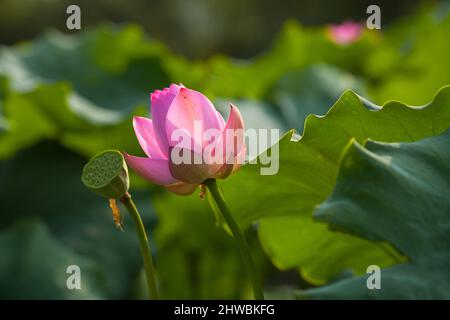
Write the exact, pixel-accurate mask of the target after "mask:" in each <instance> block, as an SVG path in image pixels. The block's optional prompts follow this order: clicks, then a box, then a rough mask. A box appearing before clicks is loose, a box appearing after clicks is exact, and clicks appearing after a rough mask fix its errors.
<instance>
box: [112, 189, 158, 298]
mask: <svg viewBox="0 0 450 320" xmlns="http://www.w3.org/2000/svg"><path fill="white" fill-rule="evenodd" d="M120 201H122V203H123V204H124V205H125V207H126V208H127V210H128V212H129V213H130V215H131V218H132V219H133V222H134V225H135V226H136V232H137V235H138V238H139V245H140V247H141V254H142V259H143V260H144V269H145V275H146V278H147V286H148V293H149V296H150V299H154V300H158V299H159V294H158V289H157V286H156V277H155V269H154V267H153V262H152V253H151V250H150V244H149V242H148V239H147V233H146V232H145V227H144V224H143V223H142V220H141V216H140V215H139V211H138V209H137V208H136V205H135V204H134V202H133V200H132V199H131V195H130V194H129V193H128V192H127V193H126V194H125V195H124V196H123V197H122V198H121V199H120Z"/></svg>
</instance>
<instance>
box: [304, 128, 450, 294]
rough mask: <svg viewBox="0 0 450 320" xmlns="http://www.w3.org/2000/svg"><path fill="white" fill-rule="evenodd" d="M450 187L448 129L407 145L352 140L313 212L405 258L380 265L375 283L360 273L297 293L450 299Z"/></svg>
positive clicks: (449, 132) (449, 131)
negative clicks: (383, 243) (330, 190)
mask: <svg viewBox="0 0 450 320" xmlns="http://www.w3.org/2000/svg"><path fill="white" fill-rule="evenodd" d="M449 189H450V130H447V131H446V132H445V133H444V134H442V135H440V136H436V137H432V138H428V139H423V140H419V141H417V142H413V143H390V144H388V143H379V142H371V141H369V142H367V144H366V145H365V147H363V146H361V145H360V144H358V143H357V142H355V141H353V142H352V143H351V145H350V146H349V147H348V148H347V149H346V151H345V154H344V155H343V158H342V160H341V163H340V169H339V176H338V179H337V183H336V187H335V188H334V190H333V193H332V195H331V196H330V197H329V198H328V199H327V200H326V201H325V202H324V203H323V204H321V205H320V206H319V207H318V208H317V210H316V212H315V216H316V217H317V218H318V219H320V220H322V221H326V222H328V223H330V224H331V225H333V226H336V227H337V228H338V229H340V230H344V231H345V232H349V233H352V234H356V235H359V236H361V237H364V238H366V239H370V240H372V241H388V242H389V243H391V244H392V245H393V246H395V247H396V248H397V249H398V250H399V251H400V252H402V253H403V254H405V255H406V256H407V257H408V258H409V261H408V262H406V263H404V264H400V265H397V266H395V267H391V268H386V269H382V270H381V273H380V279H381V282H380V284H381V289H372V290H369V289H368V288H367V284H366V282H367V276H363V277H358V278H350V279H345V280H342V281H338V282H336V283H333V284H331V285H328V286H324V287H321V288H317V289H311V290H309V291H306V292H304V293H301V294H300V295H301V296H307V297H312V298H344V299H348V298H351V299H355V298H357V299H369V298H375V299H449V298H450V285H449V283H450V275H449V273H448V269H449V267H450V253H449V252H450V240H449V237H448V234H449V232H450V216H449V213H450V199H449V197H448V190H449ZM368 262H369V261H368ZM370 264H376V263H375V262H372V263H370Z"/></svg>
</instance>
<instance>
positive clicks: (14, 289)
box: [0, 0, 450, 299]
mask: <svg viewBox="0 0 450 320" xmlns="http://www.w3.org/2000/svg"><path fill="white" fill-rule="evenodd" d="M74 3H77V4H78V5H80V7H81V12H82V30H81V31H67V30H66V29H65V19H66V17H67V15H66V14H65V8H66V7H67V5H68V4H74ZM369 4H371V1H350V0H346V1H339V2H337V1H325V0H320V1H314V2H311V1H294V0H292V1H281V2H274V1H269V0H264V1H256V0H249V1H207V0H197V1H184V0H177V1H144V0H135V1H114V0H109V1H95V2H94V1H64V0H60V1H57V0H26V1H25V0H24V1H12V0H0V26H1V27H0V43H1V44H3V46H2V47H1V48H0V199H1V204H0V254H1V256H2V258H1V260H0V297H1V298H62V299H65V298H140V297H143V296H144V294H143V290H144V289H143V287H142V281H141V280H142V274H141V272H140V265H141V261H140V257H139V255H138V254H139V249H138V246H137V240H136V237H135V234H134V232H133V228H132V226H131V221H129V220H128V219H127V218H125V232H124V233H121V232H119V231H117V230H116V229H115V228H114V225H113V223H112V217H111V214H110V212H109V207H108V204H107V202H106V201H103V200H102V199H99V198H97V197H95V196H94V195H92V194H91V193H90V192H89V191H87V190H85V189H84V187H83V186H82V185H81V182H80V173H81V168H82V166H83V165H84V164H85V162H86V161H87V159H88V158H89V157H90V156H92V155H93V154H95V153H97V152H99V151H101V150H103V149H107V148H113V149H119V150H123V151H126V152H129V153H132V154H142V151H141V150H140V148H139V146H138V144H137V140H136V138H135V137H134V133H133V131H132V126H131V118H132V116H133V115H143V116H148V115H149V97H148V94H149V92H151V91H152V90H154V89H156V88H162V87H165V86H167V85H168V84H170V83H172V82H175V83H180V82H181V83H183V84H184V85H186V86H188V87H191V88H193V89H196V90H199V91H202V92H204V93H205V94H206V95H208V96H209V97H210V98H211V99H213V100H214V102H215V104H216V105H217V108H218V109H219V110H220V111H221V112H223V114H224V115H225V116H227V112H228V111H227V103H228V102H229V101H233V102H235V103H236V104H237V105H238V106H239V108H240V109H241V111H242V113H243V116H244V119H245V120H246V126H247V127H248V128H251V127H253V128H280V129H282V130H283V131H286V130H288V129H290V128H295V129H297V130H298V131H299V132H302V130H303V123H304V120H305V118H306V116H307V115H308V114H310V113H314V114H318V115H323V114H325V113H326V112H327V110H328V109H329V108H330V106H331V105H332V104H333V103H334V102H335V101H336V99H337V98H338V97H339V96H340V95H341V94H342V92H343V91H344V90H346V89H353V90H354V91H355V92H356V93H358V94H360V95H363V96H364V97H367V98H369V99H370V100H371V101H373V102H375V103H376V104H383V103H384V102H386V101H387V100H391V99H395V100H400V101H402V102H405V103H408V104H412V105H423V104H425V103H427V102H429V101H430V100H431V99H432V98H433V95H434V94H435V92H436V91H437V90H438V89H439V88H440V87H442V86H443V85H446V84H448V83H450V62H449V59H448V54H449V52H450V42H449V39H448V35H449V34H450V15H449V6H448V3H446V2H439V1H429V2H426V1H423V2H412V1H406V0H405V1H395V2H393V1H383V2H380V4H379V5H380V6H381V10H382V24H383V28H382V30H381V31H376V30H373V31H370V30H364V32H363V34H362V36H361V37H360V38H359V39H358V40H357V41H355V42H354V43H351V44H349V45H338V44H336V43H334V42H333V41H332V40H331V39H330V37H329V34H328V29H327V25H328V24H330V23H339V22H341V21H344V20H349V19H351V20H355V21H361V22H364V20H365V18H366V17H367V15H366V14H365V9H366V8H367V6H368V5H369ZM58 30H59V31H58ZM132 186H133V194H134V197H135V198H136V199H137V201H138V205H139V207H140V208H141V212H142V213H143V216H144V222H145V224H146V226H147V227H148V228H149V229H151V230H152V231H151V233H152V236H153V238H154V244H155V245H154V247H155V252H154V255H155V258H156V261H157V268H158V270H159V273H160V281H161V287H162V290H163V292H164V297H165V298H186V299H191V298H212V299H216V298H217V299H218V298H224V299H228V298H249V297H251V290H250V289H251V288H250V284H249V282H248V279H247V277H246V275H245V272H243V270H244V266H243V265H242V262H241V260H240V256H239V252H238V251H237V249H236V247H235V245H234V242H233V241H232V239H231V238H230V237H229V236H228V235H227V233H226V232H224V231H223V230H222V229H221V228H219V227H217V225H216V224H217V222H216V221H215V217H214V215H213V214H212V212H211V210H210V208H209V206H208V203H207V202H206V201H201V200H200V199H199V198H198V195H197V194H194V195H193V196H191V197H177V196H174V195H171V194H168V193H166V192H165V191H163V190H161V189H160V188H158V187H155V186H151V185H150V184H148V183H147V182H145V181H143V180H141V179H140V178H139V177H137V176H135V175H133V176H132ZM247 236H248V238H249V241H250V243H251V245H252V248H253V251H254V254H255V257H256V259H257V261H258V265H259V266H260V268H261V270H262V275H261V276H262V281H263V282H264V284H265V286H266V287H267V288H268V295H269V296H270V297H275V298H284V297H287V296H289V292H290V290H291V289H292V288H309V287H311V286H312V284H313V283H311V282H308V281H307V280H305V279H303V278H302V277H301V276H300V274H299V273H298V272H297V270H298V268H287V269H288V270H284V271H283V272H281V271H280V270H278V269H277V268H276V267H275V266H274V264H275V265H276V266H277V267H280V265H279V264H277V262H276V261H273V259H274V258H273V256H271V253H270V252H268V250H267V248H265V250H263V249H261V247H260V244H259V241H258V238H257V226H255V227H251V228H249V230H248V234H247ZM272 261H273V262H274V264H273V263H272ZM70 264H77V265H79V266H80V267H81V268H82V272H83V278H82V287H83V289H82V290H79V291H78V290H74V291H70V290H67V289H66V286H65V284H66V282H65V281H66V278H67V274H66V273H65V270H66V267H67V266H68V265H70ZM300 269H301V266H300ZM335 271H336V272H335V274H340V273H341V272H344V271H345V270H335Z"/></svg>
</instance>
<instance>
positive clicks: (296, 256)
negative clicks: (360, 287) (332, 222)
mask: <svg viewBox="0 0 450 320" xmlns="http://www.w3.org/2000/svg"><path fill="white" fill-rule="evenodd" d="M449 125H450V87H444V88H443V89H441V90H440V91H439V92H438V93H437V95H436V96H435V98H434V100H433V101H432V102H431V103H430V104H429V105H427V106H424V107H421V108H413V107H408V106H406V105H404V104H402V103H400V102H394V101H392V102H389V103H387V104H386V105H384V106H383V107H382V108H380V107H377V106H374V105H372V104H370V103H369V102H367V101H366V100H365V99H361V98H360V97H358V96H357V95H355V94H354V93H353V92H351V91H347V92H346V93H344V94H343V96H342V97H341V98H340V99H339V100H338V101H337V102H336V103H335V105H334V106H333V107H332V108H331V109H330V111H329V112H328V113H327V114H326V116H324V117H317V116H312V115H311V116H309V117H308V118H307V120H306V123H305V129H304V134H303V136H302V138H301V139H300V140H299V141H291V136H292V134H291V133H288V134H287V135H285V136H284V137H283V138H282V139H281V140H280V141H279V143H278V144H276V145H275V147H272V148H271V150H272V151H271V152H272V154H276V153H277V150H276V148H279V171H278V173H277V174H276V175H261V172H260V169H261V167H262V166H261V165H251V164H249V165H245V166H244V167H243V168H242V169H241V170H240V172H238V173H237V174H235V175H233V176H232V177H230V178H228V179H226V180H224V181H220V186H221V187H222V188H223V193H224V196H225V198H226V199H227V201H228V202H229V203H230V206H231V210H232V212H233V213H234V215H235V217H236V219H238V221H239V223H240V224H241V225H242V226H246V225H248V224H249V223H251V222H254V221H257V220H260V230H259V236H260V240H261V242H262V245H263V246H264V248H265V250H266V252H267V253H268V254H269V256H270V257H271V259H272V260H273V262H274V263H275V264H276V265H277V266H278V267H279V268H281V269H289V268H294V267H300V268H301V271H302V274H303V276H304V277H306V278H307V279H308V280H310V281H311V282H314V283H321V282H324V281H328V280H330V279H332V278H334V277H336V276H337V275H339V274H340V273H341V272H342V271H343V269H347V268H351V269H353V270H354V271H356V272H359V273H360V272H363V271H365V268H366V266H367V262H368V261H377V263H378V264H379V265H381V266H385V265H389V264H392V263H394V262H398V261H399V260H401V258H400V257H399V256H398V254H396V253H395V250H392V248H390V247H389V246H388V245H387V246H385V245H382V246H380V245H378V244H374V243H372V242H369V241H367V240H364V239H359V238H356V237H353V236H350V235H346V234H341V233H335V232H331V231H329V230H327V229H326V226H325V225H323V224H321V223H318V222H315V221H313V220H312V212H313V210H314V207H315V206H316V205H318V204H320V203H321V202H323V201H324V200H325V199H326V198H327V197H328V196H329V194H330V193H331V191H332V189H333V187H334V184H335V181H336V177H337V172H338V162H339V156H340V154H341V153H342V151H343V150H344V148H345V146H346V145H347V143H348V142H349V141H350V139H352V138H355V139H356V140H357V141H359V142H361V143H362V142H363V141H365V140H366V139H369V138H370V139H374V140H380V141H386V142H397V141H415V140H418V139H421V138H424V137H430V136H434V135H437V134H440V133H442V132H443V131H444V130H446V129H447V128H448V126H449ZM261 186H264V187H261ZM318 252H320V256H319V257H318V254H317V253H318ZM355 252H363V254H361V255H355V254H354V253H355ZM322 257H323V258H322ZM325 257H326V259H325ZM336 266H337V267H336Z"/></svg>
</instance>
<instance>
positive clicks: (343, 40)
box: [328, 21, 363, 45]
mask: <svg viewBox="0 0 450 320" xmlns="http://www.w3.org/2000/svg"><path fill="white" fill-rule="evenodd" d="M362 30H363V28H362V26H361V24H359V23H356V22H353V21H344V22H343V23H341V24H339V25H331V26H329V27H328V33H329V36H330V38H331V40H333V41H334V42H335V43H337V44H340V45H347V44H350V43H353V42H355V41H356V40H358V39H359V37H360V36H361V34H362Z"/></svg>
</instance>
